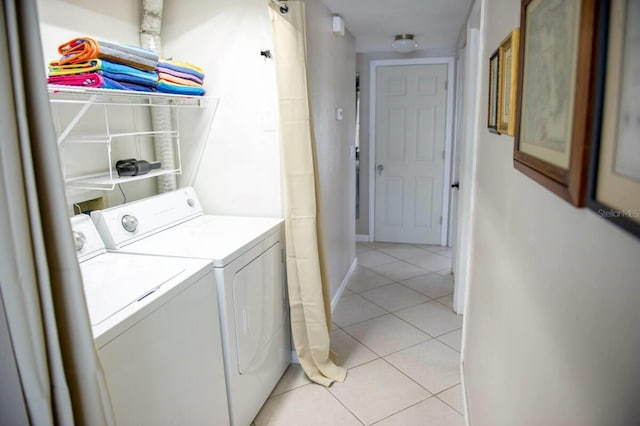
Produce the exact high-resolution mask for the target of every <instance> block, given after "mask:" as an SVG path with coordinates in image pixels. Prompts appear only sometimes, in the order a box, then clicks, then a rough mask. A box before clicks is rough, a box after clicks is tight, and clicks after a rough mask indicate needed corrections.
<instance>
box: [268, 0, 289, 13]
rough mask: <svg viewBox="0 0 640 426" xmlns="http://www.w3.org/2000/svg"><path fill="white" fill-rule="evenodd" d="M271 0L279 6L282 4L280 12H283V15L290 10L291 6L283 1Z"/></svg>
mask: <svg viewBox="0 0 640 426" xmlns="http://www.w3.org/2000/svg"><path fill="white" fill-rule="evenodd" d="M271 1H272V2H274V3H275V4H277V5H278V6H280V13H282V14H283V15H286V14H287V12H289V6H287V4H286V3H283V2H282V1H279V0H271Z"/></svg>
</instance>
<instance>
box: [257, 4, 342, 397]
mask: <svg viewBox="0 0 640 426" xmlns="http://www.w3.org/2000/svg"><path fill="white" fill-rule="evenodd" d="M270 4H271V8H270V16H271V22H272V29H273V38H274V51H275V52H274V60H275V66H276V79H277V83H278V99H279V107H280V150H281V159H282V176H283V190H284V200H285V219H286V220H285V223H286V233H287V238H286V245H287V279H288V286H289V304H290V309H291V329H292V333H293V342H294V345H295V349H296V352H297V354H298V359H299V360H300V364H301V365H302V368H303V369H304V371H305V373H306V374H307V376H309V378H310V379H311V380H313V381H314V382H317V383H320V384H322V385H325V386H329V385H330V384H331V383H333V382H334V381H336V380H337V381H340V382H342V381H344V379H345V377H346V374H347V373H346V370H345V369H344V368H342V367H339V366H337V365H336V364H335V363H334V362H333V360H332V359H331V358H332V357H331V352H330V342H329V330H330V329H331V307H330V300H329V289H328V286H327V278H326V277H327V274H326V271H325V264H324V259H323V256H324V254H323V244H322V229H321V228H322V226H321V224H322V220H321V219H322V218H321V217H320V208H319V207H320V197H319V195H320V192H319V191H318V179H317V176H316V169H317V168H316V159H315V140H314V132H313V120H312V115H311V111H310V108H311V107H310V103H309V91H308V87H307V66H306V63H307V60H306V35H305V15H304V3H303V2H300V1H287V5H288V6H289V13H287V14H286V15H282V14H281V13H280V12H279V7H278V6H276V5H275V4H274V3H273V2H270Z"/></svg>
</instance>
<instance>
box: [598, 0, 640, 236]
mask: <svg viewBox="0 0 640 426" xmlns="http://www.w3.org/2000/svg"><path fill="white" fill-rule="evenodd" d="M603 4H604V6H603V7H604V8H605V9H604V11H603V12H602V13H601V16H603V17H604V19H603V23H602V25H601V32H600V34H601V35H602V37H599V41H600V42H599V43H598V44H599V46H600V47H601V49H599V55H598V58H599V60H600V66H599V67H598V70H599V72H598V83H599V84H598V86H597V87H598V90H597V91H596V94H597V96H596V114H595V117H594V118H595V120H594V122H595V123H596V124H595V130H594V132H593V135H594V138H593V149H592V156H591V168H590V174H589V197H588V200H587V204H588V206H589V208H590V209H592V210H594V211H595V212H596V213H597V214H599V215H600V216H602V217H604V218H606V219H608V220H610V221H612V222H613V223H615V224H616V225H618V226H620V227H622V228H623V229H625V230H627V231H629V232H631V233H632V234H634V235H635V236H636V237H639V238H640V144H639V143H638V141H639V135H640V26H638V24H637V23H638V22H639V20H640V2H638V1H634V0H608V1H603ZM608 6H610V8H607V7H608ZM607 15H609V16H608V17H607ZM607 18H608V19H607ZM607 24H608V25H607Z"/></svg>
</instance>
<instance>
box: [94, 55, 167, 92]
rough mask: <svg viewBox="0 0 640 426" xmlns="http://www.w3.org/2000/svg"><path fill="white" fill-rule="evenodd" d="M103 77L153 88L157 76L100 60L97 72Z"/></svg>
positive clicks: (150, 72) (151, 72)
mask: <svg viewBox="0 0 640 426" xmlns="http://www.w3.org/2000/svg"><path fill="white" fill-rule="evenodd" d="M98 73H100V74H101V75H102V76H103V77H107V78H110V79H112V80H118V81H120V82H127V83H134V84H139V85H143V86H151V87H155V85H156V84H157V82H158V74H156V73H155V72H154V71H143V70H140V69H137V68H133V67H130V66H128V65H122V64H117V63H114V62H111V61H106V60H104V59H103V60H102V61H101V64H100V69H99V71H98Z"/></svg>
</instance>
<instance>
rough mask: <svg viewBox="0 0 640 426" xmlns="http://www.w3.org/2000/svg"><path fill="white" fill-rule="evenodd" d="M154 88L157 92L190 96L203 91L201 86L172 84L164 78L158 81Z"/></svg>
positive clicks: (198, 94) (197, 94)
mask: <svg viewBox="0 0 640 426" xmlns="http://www.w3.org/2000/svg"><path fill="white" fill-rule="evenodd" d="M156 90H157V91H158V92H163V93H173V94H175V95H191V96H202V95H204V93H205V92H204V89H203V88H202V87H197V86H183V85H181V84H172V83H169V82H166V81H164V80H160V81H158V85H157V86H156Z"/></svg>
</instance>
